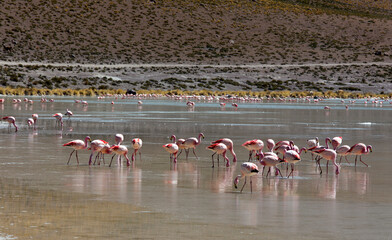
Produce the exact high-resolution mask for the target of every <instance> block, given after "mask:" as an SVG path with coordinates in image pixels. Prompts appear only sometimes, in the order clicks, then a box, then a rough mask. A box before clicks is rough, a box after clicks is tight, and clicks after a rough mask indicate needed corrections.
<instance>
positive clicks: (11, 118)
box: [2, 116, 18, 132]
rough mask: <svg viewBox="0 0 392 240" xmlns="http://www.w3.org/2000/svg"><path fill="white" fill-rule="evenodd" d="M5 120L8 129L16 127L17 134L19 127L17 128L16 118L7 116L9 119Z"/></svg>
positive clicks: (4, 118)
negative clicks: (12, 126)
mask: <svg viewBox="0 0 392 240" xmlns="http://www.w3.org/2000/svg"><path fill="white" fill-rule="evenodd" d="M2 119H3V120H6V121H7V122H8V129H11V124H12V125H14V127H15V132H17V131H18V126H16V124H15V118H14V117H13V116H7V117H3V118H2Z"/></svg>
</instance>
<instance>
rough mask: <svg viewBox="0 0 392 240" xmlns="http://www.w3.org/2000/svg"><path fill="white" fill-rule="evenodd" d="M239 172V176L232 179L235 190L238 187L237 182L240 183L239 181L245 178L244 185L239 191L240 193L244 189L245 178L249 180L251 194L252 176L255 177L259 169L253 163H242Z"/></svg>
mask: <svg viewBox="0 0 392 240" xmlns="http://www.w3.org/2000/svg"><path fill="white" fill-rule="evenodd" d="M240 171H241V174H240V175H238V176H237V177H236V178H235V179H234V187H235V188H237V185H238V182H239V181H240V179H243V178H245V181H244V185H242V188H241V191H240V192H241V193H242V190H243V189H244V187H245V184H246V177H249V179H250V192H252V176H253V175H256V174H257V173H258V172H259V168H258V167H257V165H256V164H254V163H251V162H244V163H242V164H241V170H240Z"/></svg>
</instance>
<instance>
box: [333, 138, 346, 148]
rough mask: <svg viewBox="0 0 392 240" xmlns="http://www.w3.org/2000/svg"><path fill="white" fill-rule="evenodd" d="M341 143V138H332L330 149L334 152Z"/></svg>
mask: <svg viewBox="0 0 392 240" xmlns="http://www.w3.org/2000/svg"><path fill="white" fill-rule="evenodd" d="M342 142H343V137H334V138H332V141H331V144H332V149H333V150H335V151H336V148H337V147H339V146H340V144H342Z"/></svg>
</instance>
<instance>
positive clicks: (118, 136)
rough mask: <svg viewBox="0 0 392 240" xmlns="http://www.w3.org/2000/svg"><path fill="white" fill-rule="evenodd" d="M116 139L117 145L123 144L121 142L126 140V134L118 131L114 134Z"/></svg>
mask: <svg viewBox="0 0 392 240" xmlns="http://www.w3.org/2000/svg"><path fill="white" fill-rule="evenodd" d="M114 141H115V142H116V144H117V145H121V143H122V142H123V141H124V135H122V134H121V133H117V134H116V135H115V136H114Z"/></svg>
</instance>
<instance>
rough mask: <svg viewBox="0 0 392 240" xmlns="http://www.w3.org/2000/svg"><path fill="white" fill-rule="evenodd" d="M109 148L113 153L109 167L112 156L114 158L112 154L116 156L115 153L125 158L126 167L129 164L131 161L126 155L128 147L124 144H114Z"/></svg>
mask: <svg viewBox="0 0 392 240" xmlns="http://www.w3.org/2000/svg"><path fill="white" fill-rule="evenodd" d="M109 149H110V150H112V151H113V153H115V154H114V155H113V157H112V159H111V160H110V164H109V167H110V166H112V161H113V158H114V156H116V155H120V156H124V157H125V159H127V166H128V167H129V166H131V161H130V160H129V158H128V156H127V154H128V148H127V147H126V146H124V145H114V146H111V147H110V148H109ZM120 166H121V161H120Z"/></svg>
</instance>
